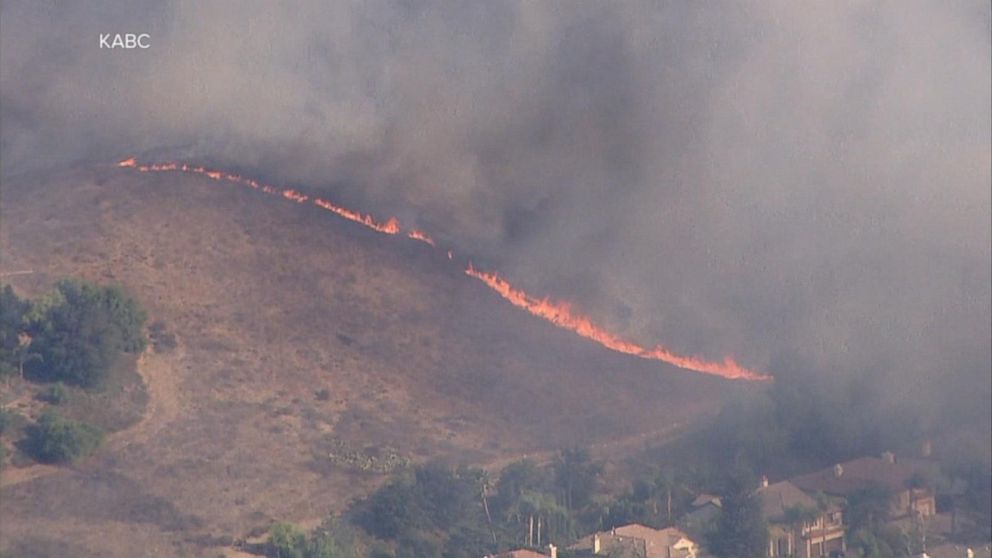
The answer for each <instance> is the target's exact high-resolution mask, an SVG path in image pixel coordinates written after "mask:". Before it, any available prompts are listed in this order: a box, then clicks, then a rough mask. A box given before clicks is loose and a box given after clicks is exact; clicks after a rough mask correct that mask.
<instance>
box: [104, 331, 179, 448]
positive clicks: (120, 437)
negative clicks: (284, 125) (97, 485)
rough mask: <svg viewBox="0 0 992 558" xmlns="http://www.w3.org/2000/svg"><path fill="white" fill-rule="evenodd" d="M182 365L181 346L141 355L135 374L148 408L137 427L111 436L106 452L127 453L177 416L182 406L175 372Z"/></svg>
mask: <svg viewBox="0 0 992 558" xmlns="http://www.w3.org/2000/svg"><path fill="white" fill-rule="evenodd" d="M185 361H186V351H185V349H184V348H183V345H182V344H181V343H180V344H178V345H177V346H176V348H174V349H172V350H170V351H167V352H163V353H159V352H154V351H147V352H146V353H145V354H143V355H141V359H140V360H139V361H138V373H139V374H141V378H142V380H144V382H145V390H147V392H148V407H147V409H145V413H144V415H143V416H142V417H141V420H140V421H138V423H137V424H135V425H134V426H132V427H130V428H127V429H125V430H122V431H120V432H117V433H115V434H114V435H113V436H111V438H110V440H109V443H108V447H109V448H112V449H114V450H126V449H127V448H128V447H130V446H131V445H133V444H135V443H139V442H144V441H146V440H149V439H150V438H151V437H152V436H154V435H155V434H156V433H157V432H158V431H159V429H161V428H162V427H164V426H166V425H167V424H169V423H170V422H171V421H172V420H173V419H174V418H176V416H178V415H179V411H180V409H181V407H182V405H181V393H180V390H179V384H180V377H179V375H178V374H177V373H176V371H177V370H180V369H181V366H182V364H183V363H184V362H185Z"/></svg>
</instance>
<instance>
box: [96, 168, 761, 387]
mask: <svg viewBox="0 0 992 558" xmlns="http://www.w3.org/2000/svg"><path fill="white" fill-rule="evenodd" d="M116 166H117V167H120V168H131V169H135V170H137V171H139V172H184V173H190V174H198V175H201V176H205V177H207V178H210V179H211V180H217V181H226V182H231V183H235V184H240V185H243V186H248V187H249V188H252V189H255V190H260V191H262V192H264V193H266V194H272V195H279V196H281V197H283V198H285V199H287V200H290V201H293V202H296V203H306V202H307V201H310V202H311V203H313V205H315V206H317V207H320V208H322V209H325V210H327V211H330V212H331V213H334V214H335V215H338V216H339V217H343V218H345V219H348V220H349V221H353V222H355V223H358V224H360V225H364V226H366V227H368V228H370V229H372V230H374V231H376V232H380V233H383V234H389V235H396V234H399V233H400V232H402V228H401V227H400V223H399V221H398V220H397V219H396V218H395V217H390V218H388V219H387V220H386V221H385V222H379V221H376V220H375V219H374V218H373V217H372V216H371V215H366V214H363V213H359V212H357V211H352V210H350V209H347V208H344V207H341V206H338V205H335V204H333V203H331V202H329V201H327V200H325V199H323V198H311V197H310V196H307V195H306V194H303V193H301V192H299V191H297V190H293V189H290V188H284V189H280V188H276V187H274V186H269V185H267V184H262V183H261V182H258V181H256V180H253V179H251V178H245V177H243V176H239V175H237V174H231V173H227V172H223V171H219V170H213V169H207V168H204V167H200V166H195V165H188V164H185V163H153V164H139V163H138V161H137V160H136V159H135V158H134V157H130V158H127V159H124V160H122V161H120V162H118V163H117V164H116ZM406 236H407V237H408V238H410V239H413V240H417V241H419V242H423V243H425V244H428V245H430V246H432V247H436V246H437V245H436V244H435V242H434V239H432V238H431V237H430V236H428V235H427V234H426V233H424V232H423V231H420V230H417V229H410V230H408V231H406ZM447 256H448V259H449V260H451V259H452V258H453V254H452V252H451V250H448V251H447ZM465 274H466V275H468V276H470V277H474V278H476V279H478V280H480V281H482V282H483V283H484V284H485V285H486V286H488V287H489V288H490V289H492V290H494V291H496V292H497V293H498V294H499V295H500V296H501V297H503V298H504V299H506V300H507V301H509V302H510V303H511V304H513V305H514V306H517V307H519V308H523V309H524V310H526V311H528V312H530V313H531V314H533V315H535V316H538V317H540V318H543V319H545V320H547V321H549V322H551V323H552V324H554V325H556V326H558V327H560V328H562V329H566V330H568V331H571V332H573V333H576V334H577V335H580V336H582V337H584V338H586V339H589V340H591V341H594V342H596V343H598V344H600V345H602V346H603V347H606V348H607V349H610V350H612V351H616V352H619V353H623V354H627V355H632V356H636V357H639V358H644V359H649V360H658V361H661V362H666V363H668V364H671V365H673V366H676V367H678V368H682V369H685V370H692V371H694V372H702V373H705V374H713V375H716V376H721V377H723V378H728V379H733V380H752V381H767V380H771V379H772V378H771V376H768V375H767V374H762V373H759V372H755V371H753V370H749V369H747V368H744V367H743V366H741V365H740V364H737V362H736V361H734V359H732V358H730V357H726V358H724V359H723V361H722V362H714V361H708V360H705V359H702V358H698V357H691V356H683V355H679V354H676V353H674V352H672V351H670V350H668V349H666V348H665V347H662V346H661V345H658V346H656V347H654V348H653V349H648V348H645V347H642V346H640V345H638V344H636V343H633V342H631V341H626V340H624V339H621V338H620V337H619V336H617V335H616V334H614V333H611V332H610V331H608V330H606V329H604V328H602V327H600V326H598V325H596V324H595V323H593V322H592V320H590V319H589V318H588V317H586V316H583V315H581V314H579V313H576V312H573V311H572V306H571V304H570V303H568V302H564V301H557V302H556V301H552V300H550V299H548V298H537V297H534V296H531V295H529V294H527V293H526V292H524V291H523V290H520V289H517V288H515V287H513V286H512V285H510V283H508V282H507V281H506V280H505V279H503V278H502V277H500V276H499V275H497V274H496V273H489V272H485V271H479V270H477V269H475V268H474V267H472V264H469V266H468V268H466V269H465Z"/></svg>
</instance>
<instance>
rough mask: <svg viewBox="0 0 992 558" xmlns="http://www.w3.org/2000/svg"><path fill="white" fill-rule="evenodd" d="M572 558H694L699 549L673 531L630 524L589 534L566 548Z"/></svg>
mask: <svg viewBox="0 0 992 558" xmlns="http://www.w3.org/2000/svg"><path fill="white" fill-rule="evenodd" d="M568 549H569V550H570V551H572V555H574V556H610V557H611V558H697V556H698V554H699V545H697V544H696V543H695V542H694V541H693V540H692V539H690V538H689V535H687V534H685V533H684V532H683V531H682V530H680V529H677V528H675V527H668V528H665V529H653V528H651V527H647V526H645V525H640V524H637V523H631V524H629V525H624V526H622V527H616V528H614V529H612V530H610V531H603V532H600V533H593V534H592V535H589V536H586V537H583V538H581V539H579V541H578V542H576V543H575V544H573V545H572V546H570V547H568Z"/></svg>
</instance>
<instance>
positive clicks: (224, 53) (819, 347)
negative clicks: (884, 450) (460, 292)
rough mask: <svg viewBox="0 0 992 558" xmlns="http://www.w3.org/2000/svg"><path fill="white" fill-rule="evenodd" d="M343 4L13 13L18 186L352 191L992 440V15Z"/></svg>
mask: <svg viewBox="0 0 992 558" xmlns="http://www.w3.org/2000/svg"><path fill="white" fill-rule="evenodd" d="M315 4H316V5H312V6H303V5H298V4H293V5H292V6H285V5H281V4H275V3H268V2H264V3H258V4H254V5H246V4H245V3H236V4H235V3H226V2H216V3H203V2H189V3H173V4H160V3H159V2H135V3H132V2H127V3H125V2H121V3H119V5H113V4H110V3H106V4H90V5H85V4H82V3H80V4H72V5H69V6H65V5H54V4H48V3H46V4H42V3H39V2H27V1H26V2H6V3H5V5H4V7H3V10H2V51H0V61H2V67H0V79H2V116H3V135H2V155H3V167H4V173H5V174H7V175H10V174H11V173H16V172H20V171H22V170H25V169H31V168H38V167H41V166H45V165H50V164H63V163H66V162H70V161H77V160H81V161H86V162H94V161H112V160H114V159H115V158H117V157H120V156H123V155H126V154H131V153H135V152H137V153H141V152H146V151H149V150H159V151H157V152H156V151H152V152H153V153H163V154H170V155H174V154H185V155H189V156H192V157H193V158H194V159H195V160H197V161H201V162H207V163H211V164H214V165H220V166H226V167H235V168H238V169H241V170H244V171H246V172H254V173H256V174H262V175H263V176H265V177H267V178H269V179H273V180H277V181H281V182H292V183H296V184H302V185H305V186H308V187H311V188H330V189H333V191H334V193H335V195H336V196H337V198H336V199H339V200H343V201H346V202H348V203H350V204H352V205H355V206H357V207H358V208H361V209H364V210H368V211H372V212H375V213H379V214H386V213H387V212H395V213H397V214H399V215H400V216H401V218H402V219H401V220H403V221H404V222H405V223H407V224H411V225H413V224H417V225H420V226H422V227H424V228H426V229H428V230H429V231H431V232H433V233H434V234H435V236H436V237H438V238H440V239H443V240H445V241H446V242H449V243H452V244H455V245H456V246H458V247H459V248H460V249H461V251H463V252H468V253H472V254H475V255H476V259H477V261H479V260H482V263H485V264H488V266H490V267H494V268H497V269H499V270H501V271H502V272H504V273H505V274H506V275H508V276H509V277H510V278H511V279H513V280H515V281H516V282H518V283H520V284H522V285H524V286H526V287H528V288H529V289H530V290H533V291H535V292H538V293H548V294H556V295H559V296H564V297H570V298H577V299H578V300H580V301H581V303H582V307H583V308H584V309H586V310H587V311H588V312H590V313H592V314H593V315H594V316H596V317H597V319H599V320H600V321H602V322H604V323H607V324H609V325H611V326H613V327H615V328H617V329H619V330H621V331H623V332H625V333H626V334H628V335H629V336H631V337H633V338H635V339H637V340H640V341H642V342H645V343H652V342H656V341H661V342H663V343H665V344H666V345H668V346H669V347H670V348H672V349H674V350H677V351H680V352H686V353H696V354H701V355H706V356H709V357H720V356H722V355H724V354H733V355H735V356H737V357H738V358H739V360H740V361H742V362H743V363H744V364H746V365H748V366H751V367H754V368H758V369H771V370H772V371H773V372H776V371H777V370H779V369H782V370H784V369H788V368H791V367H796V366H803V367H805V368H808V369H812V370H814V371H816V372H817V373H821V374H825V375H843V374H867V373H871V374H875V375H877V376H878V377H881V378H883V379H885V380H887V381H888V383H887V384H886V385H887V386H888V388H887V392H888V393H887V396H889V397H890V398H891V400H892V401H913V402H916V403H918V404H919V408H920V412H921V413H922V414H923V415H925V416H927V417H939V416H940V415H941V414H942V413H944V411H945V410H946V409H947V408H950V407H962V408H965V407H967V408H974V409H977V410H979V411H980V412H981V414H980V415H978V416H979V417H981V418H982V420H987V419H985V418H984V417H987V416H988V401H989V397H990V394H992V387H990V382H992V380H990V377H989V372H990V361H992V357H990V339H992V331H990V323H989V322H990V304H992V303H990V299H992V297H990V283H992V277H990V265H992V262H990V181H992V176H990V166H992V162H990V148H992V145H990V142H992V140H990V138H992V130H990V118H992V114H990V108H989V107H990V95H992V91H990V71H992V70H990V39H989V34H990V8H989V4H988V2H987V1H976V2H973V3H971V2H937V1H934V2H908V1H907V2H904V1H899V2H888V3H877V2H871V3H861V2H824V3H817V4H810V3H793V2H781V3H774V2H771V3H770V2H753V3H740V2H733V3H726V4H720V3H715V2H697V3H690V2H645V3H623V4H621V3H600V2H520V3H512V2H451V3H442V2H416V1H395V2H382V1H371V2H334V3H330V4H331V5H330V6H327V5H323V4H324V3H315ZM101 32H104V33H106V32H111V33H117V32H121V33H123V32H147V33H150V34H151V43H152V46H151V48H150V49H148V50H137V51H108V50H101V49H99V48H98V34H99V33H101ZM799 363H802V364H799ZM895 380H898V381H895ZM969 394H970V395H969Z"/></svg>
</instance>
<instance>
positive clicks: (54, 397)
mask: <svg viewBox="0 0 992 558" xmlns="http://www.w3.org/2000/svg"><path fill="white" fill-rule="evenodd" d="M39 399H41V400H42V401H45V402H48V403H51V404H52V405H62V404H63V403H67V402H68V401H69V392H68V391H66V389H65V386H64V385H63V384H62V382H56V383H55V384H52V385H50V386H48V387H47V388H46V389H45V390H43V391H42V392H41V393H40V394H39Z"/></svg>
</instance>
